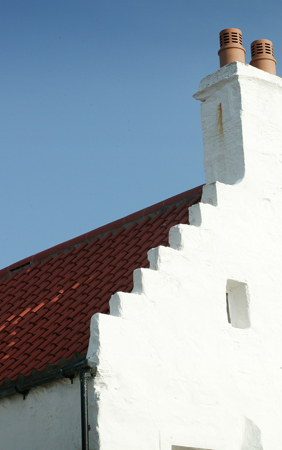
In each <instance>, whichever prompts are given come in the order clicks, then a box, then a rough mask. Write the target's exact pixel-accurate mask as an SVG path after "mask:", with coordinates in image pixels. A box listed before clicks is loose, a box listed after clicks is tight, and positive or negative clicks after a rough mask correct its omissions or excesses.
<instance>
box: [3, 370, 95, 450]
mask: <svg viewBox="0 0 282 450" xmlns="http://www.w3.org/2000/svg"><path fill="white" fill-rule="evenodd" d="M88 383H89V412H90V426H91V431H90V440H91V442H92V443H93V442H95V440H96V438H95V416H96V412H95V408H96V403H95V399H94V392H93V378H91V379H89V380H88ZM91 387H92V389H91ZM80 423H81V418H80V383H79V377H76V378H74V381H73V384H71V382H70V380H64V381H60V382H56V383H52V384H49V385H46V386H45V387H38V388H34V389H32V390H31V391H30V392H29V394H28V395H27V396H26V398H25V400H23V397H22V396H21V395H14V396H12V397H10V398H4V399H2V400H1V402H0V449H1V450H2V449H3V450H6V449H7V450H50V449H63V450H80V449H81V428H80ZM94 448H95V447H93V446H90V449H91V450H94Z"/></svg>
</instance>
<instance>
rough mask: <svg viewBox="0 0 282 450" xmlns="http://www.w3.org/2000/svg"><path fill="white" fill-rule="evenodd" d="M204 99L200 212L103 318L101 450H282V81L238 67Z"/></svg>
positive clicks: (97, 323)
mask: <svg viewBox="0 0 282 450" xmlns="http://www.w3.org/2000/svg"><path fill="white" fill-rule="evenodd" d="M195 98H197V99H199V100H201V101H202V123H203V137H204V154H205V171H206V183H207V185H206V186H205V188H204V192H203V197H202V202H201V203H200V204H197V205H195V206H193V207H192V208H190V212H189V213H190V223H191V225H190V226H188V225H187V226H186V225H178V226H176V227H173V228H172V229H171V230H170V247H169V248H165V247H158V248H156V249H152V250H151V251H150V252H149V260H150V269H141V270H137V271H135V272H134V289H133V292H132V293H131V294H126V293H117V294H115V295H114V296H113V297H112V299H111V315H110V316H106V315H103V314H96V315H95V316H93V318H92V324H91V338H90V344H89V350H88V358H89V361H90V363H93V364H97V376H96V378H95V381H94V387H95V393H96V395H97V399H98V419H97V425H98V431H99V442H98V440H97V442H96V443H95V445H96V448H99V449H100V450H172V449H178V448H179V447H180V448H181V449H182V447H183V448H184V449H185V448H187V449H190V448H194V449H204V450H206V449H211V450H281V448H282V425H281V424H282V369H281V367H282V289H281V273H282V262H281V256H282V164H281V163H282V125H281V123H282V80H281V79H280V78H279V77H277V76H275V75H270V74H268V73H265V72H263V71H261V70H259V69H256V68H254V67H251V66H249V65H244V64H242V63H236V62H235V63H231V64H229V65H227V66H225V67H223V68H222V69H220V70H219V71H217V72H216V73H214V74H212V75H210V76H209V77H207V78H205V79H204V80H203V81H202V82H201V83H200V87H199V92H198V94H196V95H195ZM227 292H228V303H229V314H230V320H229V321H230V322H231V323H229V321H228V314H227V304H226V293H227ZM62 448H66V447H62ZM70 448H71V447H70Z"/></svg>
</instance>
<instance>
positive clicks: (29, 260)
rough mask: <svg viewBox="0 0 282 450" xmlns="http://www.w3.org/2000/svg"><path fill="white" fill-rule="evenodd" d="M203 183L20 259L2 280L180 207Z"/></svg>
mask: <svg viewBox="0 0 282 450" xmlns="http://www.w3.org/2000/svg"><path fill="white" fill-rule="evenodd" d="M202 187H203V185H200V186H197V187H196V188H193V189H189V190H188V191H184V192H182V193H181V194H178V195H175V196H173V197H169V198H167V199H166V200H163V201H161V202H158V203H155V204H153V205H151V206H149V207H146V208H144V209H141V210H139V211H136V212H134V213H132V214H129V215H128V216H125V217H122V218H121V219H117V220H114V221H113V222H110V223H108V224H106V225H102V226H101V227H98V228H95V229H94V230H92V231H89V232H87V233H84V234H81V235H79V236H77V237H75V238H73V239H70V240H67V241H64V242H62V243H60V244H57V245H54V246H53V247H50V248H48V249H46V250H43V251H41V252H38V253H35V254H34V255H31V256H28V257H26V258H24V259H22V260H20V261H17V262H15V263H13V264H11V265H9V266H7V267H4V268H3V269H1V270H0V280H1V279H2V278H5V277H7V276H8V277H9V276H11V275H12V274H13V273H14V272H16V271H17V272H18V271H22V270H24V269H26V268H28V267H29V266H33V264H35V263H36V262H38V261H42V260H44V259H47V258H48V257H50V256H57V255H58V254H59V253H61V252H65V251H69V250H70V249H71V248H72V247H75V246H76V245H79V246H80V244H82V243H83V242H87V241H92V240H93V239H95V238H97V237H98V238H100V239H102V238H103V237H104V236H105V235H106V234H107V233H109V232H111V233H112V234H114V233H115V232H116V231H118V230H119V229H120V228H122V227H124V228H128V227H129V226H131V225H132V224H133V223H134V222H137V223H138V221H142V220H144V219H145V218H146V217H147V216H149V215H150V214H154V213H158V212H159V211H161V210H162V209H163V208H165V207H169V206H171V205H173V204H177V205H176V206H177V207H178V206H179V205H180V204H181V203H182V201H185V200H186V199H187V197H192V196H197V195H199V194H201V193H202Z"/></svg>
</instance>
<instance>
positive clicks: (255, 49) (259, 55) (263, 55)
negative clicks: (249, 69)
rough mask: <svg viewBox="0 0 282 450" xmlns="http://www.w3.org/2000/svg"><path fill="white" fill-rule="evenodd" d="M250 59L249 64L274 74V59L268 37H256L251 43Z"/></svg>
mask: <svg viewBox="0 0 282 450" xmlns="http://www.w3.org/2000/svg"><path fill="white" fill-rule="evenodd" d="M251 55H252V60H251V62H250V64H251V65H252V66H254V67H256V68H257V69H261V70H264V71H265V72H269V73H272V74H273V75H276V60H275V59H274V56H273V44H272V42H271V41H269V40H268V39H258V40H257V41H254V42H252V43H251Z"/></svg>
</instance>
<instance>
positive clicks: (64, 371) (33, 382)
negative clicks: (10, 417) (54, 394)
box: [0, 358, 95, 399]
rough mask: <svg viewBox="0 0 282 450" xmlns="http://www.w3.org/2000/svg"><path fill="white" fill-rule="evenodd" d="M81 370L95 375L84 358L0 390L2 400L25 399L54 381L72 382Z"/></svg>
mask: <svg viewBox="0 0 282 450" xmlns="http://www.w3.org/2000/svg"><path fill="white" fill-rule="evenodd" d="M81 370H82V371H85V372H92V374H93V375H94V374H95V370H94V369H93V368H92V367H90V366H89V364H88V361H87V359H86V358H83V359H80V360H78V361H75V362H73V363H71V364H68V365H67V366H64V367H61V368H58V369H54V370H52V371H50V372H48V373H44V374H42V375H38V376H37V377H34V378H30V379H29V380H24V381H21V382H19V383H15V384H11V385H9V386H5V387H2V388H0V399H1V398H4V397H9V396H11V395H15V394H21V395H23V397H24V398H25V397H26V395H27V394H28V393H29V391H30V389H32V388H35V387H37V386H42V385H43V384H47V383H52V382H53V381H57V380H62V379H64V378H69V379H71V380H72V379H73V378H74V376H75V375H77V374H78V373H79V372H80V371H81Z"/></svg>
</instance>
